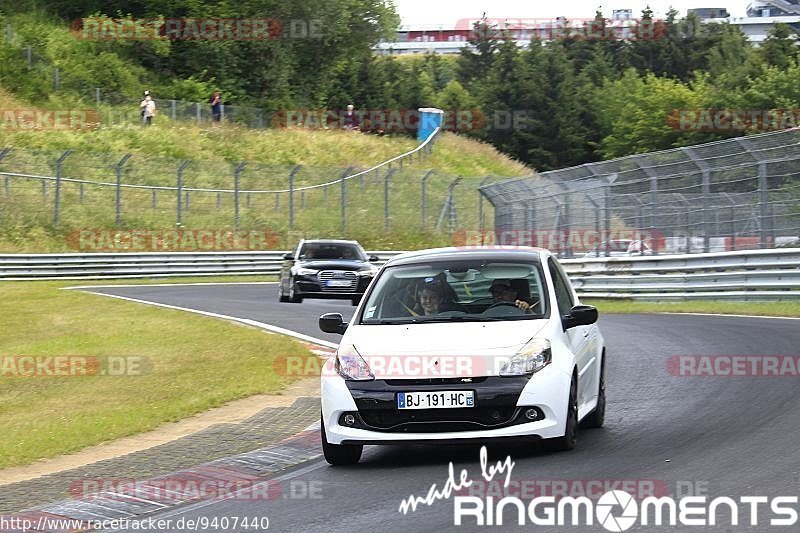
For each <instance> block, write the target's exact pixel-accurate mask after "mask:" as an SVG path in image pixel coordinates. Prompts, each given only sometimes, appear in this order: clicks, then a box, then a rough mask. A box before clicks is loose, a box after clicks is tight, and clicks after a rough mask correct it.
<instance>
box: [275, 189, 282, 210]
mask: <svg viewBox="0 0 800 533" xmlns="http://www.w3.org/2000/svg"><path fill="white" fill-rule="evenodd" d="M280 208H281V193H279V192H276V193H275V210H278V209H280Z"/></svg>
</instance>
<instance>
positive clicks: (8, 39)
mask: <svg viewBox="0 0 800 533" xmlns="http://www.w3.org/2000/svg"><path fill="white" fill-rule="evenodd" d="M13 36H14V30H13V29H12V28H11V24H6V42H7V43H11V40H12V37H13Z"/></svg>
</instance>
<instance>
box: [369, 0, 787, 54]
mask: <svg viewBox="0 0 800 533" xmlns="http://www.w3.org/2000/svg"><path fill="white" fill-rule="evenodd" d="M687 13H692V14H695V15H697V16H698V17H700V20H701V21H702V22H703V23H704V24H715V23H720V22H723V23H724V22H727V23H729V24H732V25H734V26H738V27H740V28H741V29H742V31H743V32H744V34H745V35H746V36H747V38H748V39H750V41H751V42H753V43H755V44H759V43H761V42H763V41H764V40H765V39H766V38H767V35H768V34H769V31H770V30H771V29H772V27H773V26H774V25H775V24H776V23H779V22H780V23H784V24H788V25H789V26H791V27H792V28H794V29H795V30H796V31H798V32H800V0H752V1H751V2H750V3H749V4H748V6H747V16H746V17H731V16H730V13H729V12H728V9H727V8H725V7H700V8H693V9H689V10H688V12H687ZM477 20H478V19H461V20H459V21H458V22H457V23H456V24H455V25H450V26H446V25H424V24H414V25H403V26H401V27H400V29H399V30H398V31H397V33H396V34H395V39H394V40H393V41H382V42H380V43H378V44H377V45H376V46H375V48H374V50H375V52H376V53H378V54H387V55H388V54H423V53H426V52H434V53H437V54H457V53H459V52H460V51H461V49H462V48H465V47H469V46H470V44H469V42H468V41H469V40H470V37H471V36H474V35H473V28H472V25H473V24H474V23H475V22H476V21H477ZM489 20H490V21H491V22H492V23H493V24H494V25H496V27H497V28H496V30H495V32H496V35H500V34H501V33H502V35H503V36H504V38H508V39H511V40H513V41H515V42H516V43H517V44H518V45H519V46H521V47H525V46H528V45H529V44H530V42H531V40H532V39H534V38H535V39H539V40H542V41H548V40H552V39H554V38H558V36H559V35H563V31H562V30H563V26H564V24H570V25H573V26H577V27H578V30H580V29H581V27H583V26H584V25H585V24H588V23H590V22H591V19H580V20H578V19H564V18H562V17H557V18H555V19H537V18H536V17H535V16H534V17H527V18H516V19H512V18H508V19H505V18H504V19H499V18H490V19H489ZM609 20H610V25H611V26H613V27H615V28H618V35H621V36H622V38H626V37H628V36H630V35H632V31H633V28H634V27H635V25H636V23H637V20H638V19H636V18H634V16H633V10H632V9H614V10H612V12H611V18H610V19H609Z"/></svg>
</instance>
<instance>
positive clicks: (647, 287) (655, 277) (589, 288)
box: [561, 248, 800, 300]
mask: <svg viewBox="0 0 800 533" xmlns="http://www.w3.org/2000/svg"><path fill="white" fill-rule="evenodd" d="M561 263H562V264H563V265H564V269H565V270H566V272H567V274H568V275H569V277H570V279H571V280H572V283H573V286H574V287H575V289H576V291H577V292H578V294H579V295H580V296H581V297H584V298H632V299H639V300H669V299H673V300H674V299H678V300H683V299H715V300H716V299H737V300H784V299H785V300H788V299H798V300H800V248H787V249H773V250H750V251H740V252H719V253H708V254H690V255H665V256H636V257H612V258H599V259H565V260H562V261H561Z"/></svg>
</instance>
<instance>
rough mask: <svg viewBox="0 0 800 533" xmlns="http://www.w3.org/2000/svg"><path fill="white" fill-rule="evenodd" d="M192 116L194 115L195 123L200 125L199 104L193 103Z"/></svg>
mask: <svg viewBox="0 0 800 533" xmlns="http://www.w3.org/2000/svg"><path fill="white" fill-rule="evenodd" d="M194 114H195V122H196V123H197V124H200V102H195V104H194Z"/></svg>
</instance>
